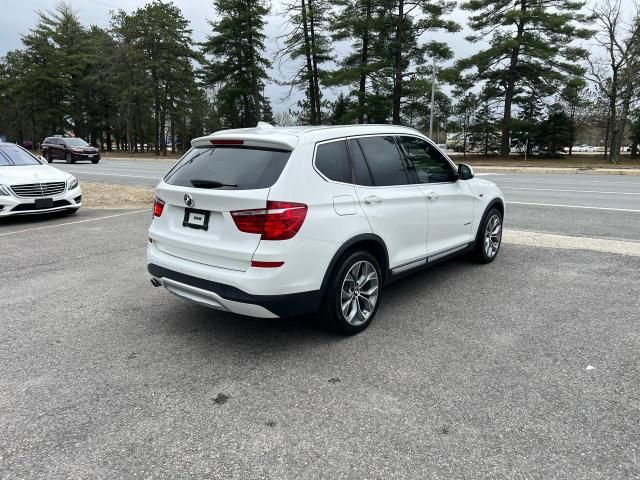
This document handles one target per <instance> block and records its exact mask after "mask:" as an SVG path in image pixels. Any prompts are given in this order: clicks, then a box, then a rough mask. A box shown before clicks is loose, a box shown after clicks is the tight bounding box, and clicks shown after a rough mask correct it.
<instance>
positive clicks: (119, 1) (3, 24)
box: [0, 0, 634, 112]
mask: <svg viewBox="0 0 640 480" xmlns="http://www.w3.org/2000/svg"><path fill="white" fill-rule="evenodd" d="M633 1H634V0H623V3H624V4H626V5H627V6H628V7H630V6H631V4H632V3H633ZM280 2H281V0H272V15H271V16H270V17H269V21H268V24H267V27H266V33H267V37H268V40H267V42H266V43H267V50H268V56H269V57H270V58H272V57H273V55H274V53H275V51H276V50H277V48H278V45H277V41H276V38H277V37H278V36H279V35H282V34H284V33H286V31H287V26H286V24H284V22H283V17H282V16H278V15H277V13H278V11H279V10H280ZM2 3H4V4H5V5H7V4H10V7H8V8H7V7H6V6H5V7H4V8H2V9H1V14H0V56H2V55H4V54H5V53H6V52H7V51H9V50H13V49H16V48H20V47H21V46H22V43H21V35H23V34H26V33H27V32H28V31H29V30H30V29H31V28H33V27H34V26H35V24H36V23H37V17H36V14H35V12H36V10H51V9H54V8H55V6H56V4H57V3H58V0H22V1H10V0H2ZM68 3H70V4H71V5H72V7H73V8H74V9H75V10H76V11H77V13H78V15H79V17H80V20H81V22H82V23H83V24H84V25H98V26H100V27H108V25H109V19H110V15H109V12H110V11H111V10H118V9H123V10H127V11H132V10H135V9H136V8H138V7H141V6H142V5H144V4H145V3H147V1H146V0H68ZM173 3H174V4H176V5H177V6H178V7H180V9H182V13H183V15H184V16H185V17H186V18H187V19H189V20H190V22H191V28H192V29H193V37H194V40H196V41H201V40H203V39H204V38H205V36H206V35H207V33H208V32H209V31H210V28H209V25H208V24H207V19H212V18H213V17H214V10H213V6H212V2H211V1H208V0H173ZM452 18H453V19H455V20H456V21H458V22H459V23H460V24H461V25H462V26H463V31H462V32H460V33H457V34H436V35H433V34H429V35H431V38H435V39H438V40H443V41H446V42H448V43H449V45H450V46H451V48H452V49H453V50H454V52H455V56H456V58H460V57H463V56H466V55H469V54H471V53H473V52H474V51H476V50H477V49H478V45H471V44H469V43H468V42H467V41H466V40H465V39H464V36H465V35H466V34H467V33H468V31H467V30H466V28H465V27H466V17H465V14H464V13H462V12H461V11H460V10H456V12H455V13H454V14H453V15H452ZM338 50H339V49H338ZM339 53H340V52H339V51H338V54H339ZM289 67H290V66H289ZM286 70H287V67H286V66H285V71H284V72H280V71H278V70H277V69H276V68H274V69H273V71H272V72H271V75H272V77H274V78H276V79H279V80H284V79H285V77H286V74H287V71H286ZM287 92H288V88H287V87H282V86H278V85H275V84H274V83H270V84H269V85H268V86H267V89H266V92H265V93H266V94H267V96H269V97H270V98H271V102H272V105H273V110H274V112H279V111H282V110H286V109H288V108H289V106H292V105H293V104H295V102H296V101H297V99H298V98H299V96H294V97H292V98H291V99H290V100H286V99H285V98H284V97H285V96H286V94H287ZM334 93H335V92H334ZM298 95H299V94H298ZM328 96H331V94H329V95H328Z"/></svg>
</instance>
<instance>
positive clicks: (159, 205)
mask: <svg viewBox="0 0 640 480" xmlns="http://www.w3.org/2000/svg"><path fill="white" fill-rule="evenodd" d="M154 198H155V201H154V202H153V216H154V217H159V216H160V215H162V211H163V210H164V202H163V201H162V200H160V199H159V198H158V197H154Z"/></svg>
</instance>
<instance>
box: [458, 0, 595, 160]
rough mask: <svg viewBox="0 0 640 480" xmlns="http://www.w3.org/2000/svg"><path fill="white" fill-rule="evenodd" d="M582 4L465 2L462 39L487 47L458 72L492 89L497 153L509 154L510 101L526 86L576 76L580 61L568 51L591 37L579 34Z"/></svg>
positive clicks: (569, 0) (563, 0) (570, 0)
mask: <svg viewBox="0 0 640 480" xmlns="http://www.w3.org/2000/svg"><path fill="white" fill-rule="evenodd" d="M584 5H585V2H584V1H576V0H546V1H544V2H541V1H540V0H497V1H496V0H467V1H465V2H464V3H463V4H462V8H463V9H465V10H468V11H470V12H471V17H470V18H469V25H470V27H471V28H472V29H473V30H474V31H475V32H476V33H475V34H474V35H472V36H470V37H469V38H468V39H469V40H470V41H473V42H478V41H484V42H488V43H489V45H488V47H487V48H484V49H483V50H482V51H480V52H479V53H477V54H475V55H472V56H471V57H469V58H467V59H465V60H463V61H462V62H461V63H460V67H461V68H462V69H468V68H474V69H475V73H474V77H475V78H476V79H477V80H479V81H486V82H487V83H488V84H491V85H492V86H494V87H496V88H498V91H497V92H496V95H497V96H499V97H500V98H502V100H503V115H502V134H501V144H500V149H501V153H502V154H503V155H508V154H509V147H510V145H509V135H510V129H511V117H512V113H511V112H512V106H513V103H514V97H515V96H516V95H517V93H518V91H519V90H521V89H526V88H527V86H528V85H530V84H533V85H541V84H550V85H553V84H558V83H562V82H563V81H564V80H565V79H566V76H567V75H579V74H581V70H582V69H581V67H580V66H579V64H578V63H577V61H578V60H579V59H581V58H584V57H585V56H586V52H585V51H584V50H583V49H582V48H577V47H575V46H574V44H573V41H574V40H576V39H586V38H589V37H590V36H591V35H592V32H591V31H590V30H588V29H585V28H580V27H579V25H580V24H581V23H585V22H586V21H587V20H588V17H587V16H586V15H585V14H583V13H582V9H583V7H584Z"/></svg>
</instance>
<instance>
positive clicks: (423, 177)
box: [398, 136, 456, 183]
mask: <svg viewBox="0 0 640 480" xmlns="http://www.w3.org/2000/svg"><path fill="white" fill-rule="evenodd" d="M398 138H399V139H400V144H401V145H402V147H403V148H404V150H405V152H406V154H407V159H408V161H409V164H410V166H411V168H413V169H414V170H415V172H416V176H417V177H418V182H419V183H441V182H451V181H453V180H455V178H456V177H455V171H454V170H453V168H452V167H451V163H449V161H448V160H447V159H446V158H445V157H444V156H443V155H442V154H441V153H440V152H439V151H438V150H437V149H436V148H435V147H434V146H433V145H431V144H430V143H429V142H427V141H426V140H422V139H421V138H417V137H405V136H400V137H398Z"/></svg>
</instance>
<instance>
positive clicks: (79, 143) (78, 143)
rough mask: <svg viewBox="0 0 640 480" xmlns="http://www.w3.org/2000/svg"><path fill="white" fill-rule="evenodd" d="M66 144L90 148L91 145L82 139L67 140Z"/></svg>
mask: <svg viewBox="0 0 640 480" xmlns="http://www.w3.org/2000/svg"><path fill="white" fill-rule="evenodd" d="M64 142H65V143H66V144H67V145H69V146H70V147H88V146H89V144H88V143H87V142H85V141H84V140H83V139H81V138H65V140H64Z"/></svg>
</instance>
